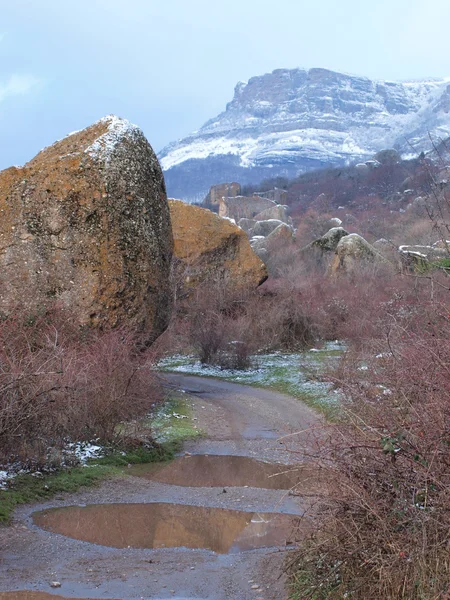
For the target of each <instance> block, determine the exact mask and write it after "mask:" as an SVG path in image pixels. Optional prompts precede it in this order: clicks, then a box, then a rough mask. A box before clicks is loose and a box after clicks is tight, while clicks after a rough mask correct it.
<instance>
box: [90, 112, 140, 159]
mask: <svg viewBox="0 0 450 600" xmlns="http://www.w3.org/2000/svg"><path fill="white" fill-rule="evenodd" d="M97 123H105V124H107V125H108V130H107V131H106V132H105V133H104V134H103V135H101V136H100V137H99V138H97V139H96V140H95V142H93V143H92V144H91V145H90V146H88V147H87V148H86V150H85V151H84V152H85V154H88V155H89V156H91V157H92V158H94V159H96V160H103V161H104V162H105V163H106V164H108V163H109V162H110V160H111V158H112V156H113V154H114V151H115V149H116V146H117V145H118V144H120V143H121V142H122V141H123V138H124V137H135V136H140V135H142V133H141V130H140V129H139V127H138V126H137V125H133V123H130V121H127V119H121V118H119V117H116V116H115V115H109V116H107V117H103V118H102V119H100V120H99V121H97Z"/></svg>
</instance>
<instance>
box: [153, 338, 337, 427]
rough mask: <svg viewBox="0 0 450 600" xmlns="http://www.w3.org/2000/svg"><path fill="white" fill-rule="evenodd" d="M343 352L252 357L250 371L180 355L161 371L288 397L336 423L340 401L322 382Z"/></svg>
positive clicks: (329, 348)
mask: <svg viewBox="0 0 450 600" xmlns="http://www.w3.org/2000/svg"><path fill="white" fill-rule="evenodd" d="M342 352H343V348H342V347H336V344H333V343H329V344H326V345H325V346H324V348H322V349H320V350H318V351H315V352H314V351H308V352H303V353H293V354H282V353H273V354H262V355H256V356H254V357H252V366H251V367H250V368H249V369H246V370H231V369H221V368H219V367H215V366H209V365H207V366H204V365H201V364H200V363H199V362H198V361H196V359H195V357H193V356H188V355H180V354H178V355H176V356H170V357H167V358H165V359H164V360H162V361H161V362H160V364H159V368H160V369H161V370H162V371H167V372H175V373H185V374H186V375H199V376H201V377H212V378H216V379H225V380H227V381H230V382H233V383H240V384H244V385H249V386H253V387H259V388H267V389H270V390H274V391H277V392H281V393H284V394H288V395H290V396H293V397H294V398H297V399H298V400H301V401H302V402H304V403H305V404H307V405H308V406H310V407H312V408H314V409H315V410H318V411H320V412H321V413H323V414H324V415H325V417H326V418H327V419H329V420H333V419H336V418H337V416H338V414H339V410H340V405H339V398H338V395H337V394H334V393H333V391H332V390H331V389H330V387H331V386H330V385H329V384H328V383H326V382H324V381H322V380H321V379H322V375H323V373H324V372H325V371H326V368H327V367H328V366H329V365H330V364H331V363H332V362H333V361H336V360H338V359H339V357H340V356H341V355H342Z"/></svg>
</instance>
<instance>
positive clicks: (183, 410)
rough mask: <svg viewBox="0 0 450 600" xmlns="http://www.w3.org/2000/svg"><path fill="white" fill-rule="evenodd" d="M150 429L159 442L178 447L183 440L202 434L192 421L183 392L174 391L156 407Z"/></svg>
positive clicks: (190, 411)
mask: <svg viewBox="0 0 450 600" xmlns="http://www.w3.org/2000/svg"><path fill="white" fill-rule="evenodd" d="M152 430H153V433H154V436H155V439H157V440H158V441H159V442H161V444H165V445H167V444H168V445H169V446H170V445H172V447H175V448H177V447H180V446H181V443H182V442H183V441H184V440H190V439H195V438H197V437H201V436H202V435H204V432H203V431H202V430H201V429H198V428H197V427H196V426H195V425H194V424H193V422H192V410H191V407H190V406H189V404H188V401H187V397H186V395H185V394H182V393H179V392H174V393H172V394H171V395H170V397H169V398H168V399H167V401H166V402H165V403H164V404H163V405H162V406H161V407H160V408H159V409H158V411H157V412H156V414H155V416H154V419H153V421H152Z"/></svg>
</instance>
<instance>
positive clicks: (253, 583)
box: [0, 374, 323, 600]
mask: <svg viewBox="0 0 450 600" xmlns="http://www.w3.org/2000/svg"><path fill="white" fill-rule="evenodd" d="M164 378H165V380H166V383H167V385H168V386H170V387H175V388H179V389H182V390H184V391H185V392H186V397H187V399H188V403H189V404H190V406H191V408H192V413H193V418H194V419H195V422H196V424H197V427H198V428H200V429H201V430H202V431H203V432H204V433H205V435H204V437H201V438H196V439H195V440H192V441H188V442H186V443H185V444H184V452H183V454H182V455H181V456H179V457H178V458H176V459H175V460H174V461H173V462H172V463H168V464H165V465H157V466H155V465H139V466H134V467H132V468H130V469H128V470H127V472H126V473H125V474H124V475H123V476H120V477H117V478H113V479H111V480H108V481H106V482H104V483H103V484H101V485H100V486H98V487H96V488H89V489H82V490H80V491H79V492H77V493H75V494H67V495H62V496H57V497H55V498H53V499H51V500H48V501H46V502H43V503H41V504H34V505H32V506H30V505H28V506H23V507H20V508H19V509H18V510H17V511H16V513H15V516H14V521H13V523H12V525H11V526H9V527H4V528H1V529H0V552H1V554H0V559H1V563H0V600H40V599H42V600H46V599H48V598H50V599H51V598H62V597H64V598H91V599H94V598H110V599H140V598H149V599H150V598H151V599H153V600H163V599H166V598H175V599H177V600H194V599H196V600H197V599H198V600H200V599H201V600H225V599H227V600H231V599H233V600H262V599H264V600H284V599H285V598H286V597H287V592H286V582H285V577H284V575H283V571H282V567H283V564H284V561H285V559H286V556H287V553H288V552H290V551H291V549H292V548H293V547H294V545H295V543H298V542H301V540H302V539H303V538H304V537H305V536H306V535H308V532H309V531H310V530H311V527H312V518H311V516H310V515H311V514H312V513H313V510H311V509H312V506H313V503H314V502H315V494H316V493H317V492H318V491H319V490H320V488H321V486H322V485H323V483H322V482H321V481H320V479H319V478H318V476H317V473H316V472H314V470H313V468H312V466H310V465H309V464H308V459H307V452H305V451H304V450H305V449H307V447H306V446H305V448H304V445H305V439H306V437H305V434H304V433H301V432H304V431H306V430H309V429H311V428H317V427H318V426H319V425H320V421H319V417H318V416H317V414H316V413H314V412H313V411H312V410H310V409H309V408H308V407H306V406H305V405H304V404H302V403H301V402H299V401H298V400H296V399H294V398H291V397H289V396H286V395H283V394H279V393H276V392H271V391H267V390H262V389H258V388H253V387H248V386H242V385H237V384H234V383H228V382H226V381H218V380H213V379H204V378H201V377H194V376H184V375H178V374H177V375H175V374H174V375H169V374H166V375H165V376H164ZM294 463H295V464H294ZM51 582H59V583H60V584H61V586H60V587H58V588H52V587H51ZM7 592H8V593H7ZM57 594H58V595H57Z"/></svg>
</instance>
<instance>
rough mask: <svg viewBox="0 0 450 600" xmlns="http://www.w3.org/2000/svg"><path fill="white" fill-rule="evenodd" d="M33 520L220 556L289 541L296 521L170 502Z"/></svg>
mask: <svg viewBox="0 0 450 600" xmlns="http://www.w3.org/2000/svg"><path fill="white" fill-rule="evenodd" d="M33 518H34V523H35V524H36V525H38V526H39V527H42V528H43V529H46V530H47V531H51V532H54V533H60V534H62V535H65V536H68V537H71V538H75V539H77V540H83V541H85V542H91V543H93V544H101V545H103V546H112V547H114V548H128V547H131V548H177V547H184V548H197V549H198V548H204V549H209V550H213V551H214V552H218V553H220V554H226V553H228V552H240V551H243V550H254V549H256V548H265V547H271V546H284V545H286V544H290V543H293V542H294V541H295V539H294V538H295V530H296V529H298V527H297V526H298V524H299V523H300V518H299V517H298V516H295V515H287V514H276V513H257V512H254V513H251V512H244V511H239V510H228V509H223V508H205V507H201V506H187V505H182V504H169V503H167V504H166V503H149V504H92V505H89V506H83V507H80V506H70V507H66V508H56V509H49V510H45V511H42V512H39V513H35V514H34V517H33ZM0 600H1V599H0Z"/></svg>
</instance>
